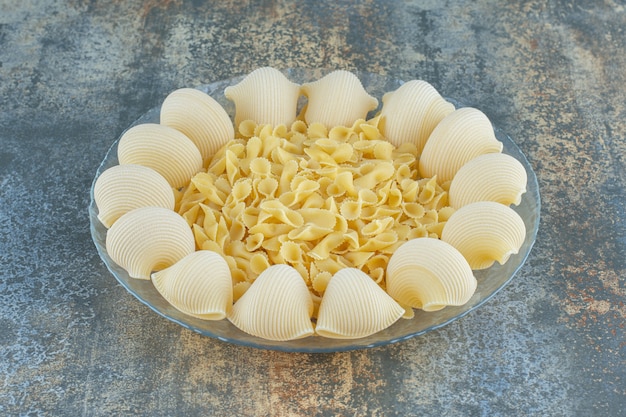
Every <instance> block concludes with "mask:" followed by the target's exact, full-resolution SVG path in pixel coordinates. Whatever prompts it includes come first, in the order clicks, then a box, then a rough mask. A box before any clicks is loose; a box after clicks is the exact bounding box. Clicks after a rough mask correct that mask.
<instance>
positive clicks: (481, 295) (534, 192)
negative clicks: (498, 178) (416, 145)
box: [89, 69, 541, 353]
mask: <svg viewBox="0 0 626 417" xmlns="http://www.w3.org/2000/svg"><path fill="white" fill-rule="evenodd" d="M327 72H328V71H324V70H310V69H291V70H286V71H284V73H285V75H286V76H287V77H288V78H289V79H290V80H292V81H293V82H296V83H304V82H310V81H314V80H317V79H319V78H321V77H322V76H324V75H325V74H326V73H327ZM355 74H356V75H357V76H358V77H359V78H360V79H361V82H362V83H363V86H364V87H365V88H366V90H367V91H368V92H369V93H370V94H371V95H373V96H374V97H376V98H378V99H379V102H380V101H381V100H380V99H381V97H382V95H383V94H384V93H385V92H388V91H393V90H395V89H397V88H398V87H399V86H400V85H402V81H400V80H396V79H391V78H389V77H385V76H381V75H376V74H371V73H362V72H355ZM243 77H244V76H239V77H235V78H231V79H227V80H221V81H217V82H214V83H211V84H208V85H204V86H201V87H198V89H200V90H202V91H204V92H206V93H208V94H209V95H210V96H212V97H213V98H214V99H216V100H217V101H218V102H219V103H220V104H221V105H222V106H223V107H224V108H225V109H226V111H227V112H228V113H229V114H230V115H231V117H232V116H233V115H234V106H233V104H232V103H231V102H230V101H229V100H227V99H226V98H225V97H224V94H223V92H224V88H226V87H227V86H229V85H233V84H236V83H237V82H239V81H241V80H242V79H243ZM448 100H450V101H451V102H453V103H454V104H455V106H456V107H457V108H458V107H463V105H462V104H461V103H458V102H456V101H455V100H453V99H448ZM159 111H160V107H156V108H153V109H151V110H150V111H148V112H147V113H146V114H144V115H143V116H142V117H140V118H139V119H138V120H137V121H135V123H133V125H131V126H129V128H130V127H132V126H135V125H137V124H141V123H158V122H159ZM374 112H376V110H375V111H374ZM374 112H373V113H374ZM495 132H496V137H497V138H498V140H500V141H501V142H502V143H503V144H504V150H503V152H504V153H507V154H509V155H511V156H513V157H515V158H516V159H517V160H518V161H520V162H521V163H522V164H523V165H524V167H525V169H526V173H527V175H528V185H527V192H526V193H525V194H524V195H523V196H522V201H521V203H520V204H519V205H518V206H516V207H513V208H514V209H515V211H517V213H518V214H519V215H520V216H521V217H522V219H523V220H524V223H525V224H526V240H525V241H524V244H523V245H522V247H521V249H520V251H519V253H518V254H517V255H514V256H511V257H510V259H509V260H508V262H506V263H505V264H504V265H499V264H497V263H496V264H495V265H494V266H492V267H491V268H489V269H486V270H483V271H474V275H475V277H476V279H477V281H478V287H477V290H476V293H475V294H474V296H473V297H472V298H471V299H470V300H469V302H468V303H467V304H465V305H463V306H460V307H446V308H444V309H443V310H440V311H436V312H429V313H426V312H423V311H421V310H416V311H415V317H414V318H412V319H410V320H406V319H400V320H398V321H397V322H396V323H395V324H393V325H392V326H391V327H389V328H387V329H385V330H383V331H381V332H378V333H376V334H374V335H372V336H368V337H364V338H360V339H354V340H339V339H329V338H324V337H320V336H312V337H308V338H305V339H300V340H293V341H287V342H276V341H271V340H265V339H261V338H258V337H255V336H251V335H249V334H247V333H244V332H242V331H241V330H239V329H237V328H236V327H235V326H233V325H232V324H231V323H230V322H229V321H228V320H220V321H206V320H200V319H196V318H194V317H191V316H188V315H186V314H183V313H181V312H180V311H178V310H176V309H175V308H174V307H172V306H171V305H170V304H169V303H168V302H167V301H166V300H165V299H164V298H163V297H162V296H161V295H160V294H159V293H158V292H157V290H156V289H155V288H154V286H153V285H152V283H151V281H145V280H137V279H132V278H130V277H129V276H128V274H127V272H126V271H125V270H124V269H123V268H121V267H120V266H118V265H117V264H115V262H113V261H112V260H111V258H110V257H109V255H108V254H107V251H106V246H105V240H106V233H107V229H106V228H105V227H104V226H103V225H102V224H101V223H100V221H99V220H98V217H97V214H98V209H97V207H96V204H95V202H94V198H93V185H92V188H91V201H90V204H89V219H90V223H91V226H90V229H91V235H92V238H93V241H94V243H95V246H96V248H97V250H98V253H99V255H100V257H101V258H102V261H103V262H104V263H105V265H106V266H107V268H108V269H109V271H110V272H111V273H112V274H113V276H114V277H115V278H116V279H117V280H118V281H119V283H120V284H121V285H122V286H123V287H124V288H126V290H128V292H130V293H131V294H132V295H134V296H135V297H136V298H137V299H138V300H139V301H141V302H142V303H144V304H145V305H147V306H148V307H149V308H151V309H152V310H153V311H155V312H156V313H157V314H159V315H161V316H163V317H165V318H166V319H168V320H171V321H173V322H174V323H177V324H179V325H181V326H183V327H186V328H188V329H190V330H192V331H194V332H198V333H200V334H202V335H205V336H209V337H212V338H216V339H219V340H221V341H224V342H229V343H234V344H238V345H244V346H250V347H255V348H262V349H271V350H280V351H287V352H320V353H321V352H337V351H347V350H355V349H365V348H370V347H375V346H382V345H387V344H391V343H396V342H400V341H403V340H407V339H410V338H412V337H416V336H419V335H422V334H424V333H427V332H429V331H432V330H435V329H438V328H440V327H443V326H445V325H447V324H448V323H451V322H452V321H454V320H457V319H459V318H461V317H463V316H465V315H466V314H468V313H469V312H471V311H472V310H474V309H476V308H478V307H480V306H481V305H482V304H484V303H485V302H486V301H488V300H489V299H491V298H492V297H493V296H494V295H495V294H496V293H497V292H498V291H499V290H501V289H502V288H503V287H504V286H505V285H506V284H507V283H508V282H509V281H510V280H511V279H512V278H513V276H514V275H515V274H516V272H517V271H518V270H519V269H520V268H521V267H522V265H523V264H524V262H525V261H526V258H527V257H528V255H529V253H530V250H531V248H532V246H533V244H534V242H535V238H536V236H537V230H538V228H539V217H540V204H541V203H540V196H539V186H538V184H537V177H536V176H535V173H534V172H533V170H532V167H531V165H530V163H529V162H528V160H527V159H526V157H525V156H524V154H523V153H522V151H521V150H520V149H519V148H518V147H517V146H516V145H515V143H514V142H513V140H512V139H511V138H510V137H509V136H507V135H506V134H505V133H504V132H502V131H501V130H500V129H498V128H497V127H495ZM118 141H119V138H118V140H116V141H115V142H114V143H113V145H112V146H111V148H110V149H109V151H108V152H107V154H106V155H105V157H104V160H103V161H102V163H101V165H100V166H99V168H98V169H97V172H96V175H95V178H94V183H95V180H96V179H97V178H98V177H99V176H100V174H101V173H102V172H103V171H105V170H106V169H108V168H110V167H112V166H114V165H117V164H118V160H117V143H118Z"/></svg>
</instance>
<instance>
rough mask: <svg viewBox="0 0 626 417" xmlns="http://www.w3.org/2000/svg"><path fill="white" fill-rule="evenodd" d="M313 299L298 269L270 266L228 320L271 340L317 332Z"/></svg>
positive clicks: (254, 283) (247, 292)
mask: <svg viewBox="0 0 626 417" xmlns="http://www.w3.org/2000/svg"><path fill="white" fill-rule="evenodd" d="M312 315H313V300H312V299H311V295H310V293H309V290H308V288H307V286H306V284H305V282H304V280H303V279H302V277H301V275H300V274H299V273H298V271H297V270H296V269H294V268H292V267H290V266H288V265H284V264H278V265H273V266H270V267H269V268H267V269H266V270H265V271H263V272H262V273H261V275H259V276H258V277H257V278H256V280H255V281H254V282H253V283H252V285H251V286H250V288H249V289H248V290H247V291H246V292H245V294H243V295H242V296H241V298H240V299H239V300H238V301H237V302H236V303H235V305H234V306H233V308H232V310H231V312H230V314H229V315H228V320H230V321H231V323H233V324H234V325H235V326H236V327H238V328H239V329H240V330H242V331H244V332H246V333H248V334H251V335H253V336H257V337H262V338H264V339H269V340H278V341H284V340H293V339H300V338H303V337H307V336H311V335H312V334H313V333H314V330H313V323H312V322H311V316H312Z"/></svg>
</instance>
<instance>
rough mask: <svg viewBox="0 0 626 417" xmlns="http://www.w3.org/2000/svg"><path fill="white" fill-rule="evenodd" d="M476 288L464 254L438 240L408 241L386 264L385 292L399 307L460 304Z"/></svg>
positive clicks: (426, 308) (437, 307)
mask: <svg viewBox="0 0 626 417" xmlns="http://www.w3.org/2000/svg"><path fill="white" fill-rule="evenodd" d="M476 285H477V283H476V279H475V278H474V275H473V274H472V270H471V268H470V266H469V264H468V263H467V261H466V260H465V258H464V257H463V255H462V254H461V253H460V252H459V251H458V250H457V249H455V248H454V247H453V246H452V245H450V244H448V243H446V242H443V241H441V240H439V239H434V238H417V239H412V240H409V241H407V242H406V243H404V244H403V245H401V246H400V247H399V248H398V249H396V251H395V252H394V254H393V255H392V256H391V258H390V259H389V264H388V265H387V293H388V294H389V295H390V296H392V297H393V298H394V299H395V300H396V301H397V302H398V303H400V304H402V305H406V306H410V307H413V308H419V309H422V310H424V311H437V310H441V309H442V308H444V307H445V306H447V305H455V306H458V305H463V304H465V303H467V301H469V299H470V298H471V297H472V295H473V294H474V291H476Z"/></svg>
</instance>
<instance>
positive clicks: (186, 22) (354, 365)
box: [0, 0, 626, 416]
mask: <svg viewBox="0 0 626 417" xmlns="http://www.w3.org/2000/svg"><path fill="white" fill-rule="evenodd" d="M625 28H626V9H625V6H624V3H623V2H620V1H617V0H603V1H595V0H594V1H591V0H571V1H565V0H551V1H547V2H546V1H539V0H530V1H525V2H517V1H512V0H511V1H499V0H477V1H472V2H468V1H456V0H450V1H446V2H441V1H434V0H431V1H416V0H408V1H382V0H381V1H368V0H366V1H359V2H348V1H308V0H307V1H300V2H289V1H259V2H250V1H241V0H239V1H230V0H229V1H219V2H218V1H196V0H193V1H182V0H178V1H176V0H172V1H169V0H143V1H141V0H139V1H134V2H130V1H125V0H116V1H104V0H95V1H87V0H69V1H64V2H61V1H51V0H39V1H36V0H21V1H19V2H18V1H13V0H0V145H1V146H0V187H1V188H0V266H1V268H0V375H1V379H0V415H7V416H17V415H28V416H36V415H51V416H111V415H145V416H172V415H185V416H196V415H197V416H206V415H216V416H234V415H251V416H252V415H253V416H270V415H276V416H289V415H294V416H295V415H306V416H334V415H345V416H355V415H357V416H409V415H422V416H443V415H446V416H456V415H466V416H500V415H511V416H531V415H532V416H535V415H537V416H592V415H593V416H618V415H625V414H626V371H625V370H626V337H625V329H624V325H625V323H626V307H625V305H624V300H625V296H626V285H625V280H626V265H625V259H626V224H625V222H626V214H625V207H624V205H625V200H626V198H625V197H626V192H625V189H624V187H625V185H626V179H625V175H626V174H625V172H626V171H625V166H624V164H625V160H624V159H625V155H626V122H625V121H626V109H625V106H626V87H625V86H626V70H625V68H626V55H625V54H624V51H625V50H626V33H625V32H624V31H625V30H626V29H625ZM264 65H272V66H275V67H280V68H287V67H327V68H343V69H348V70H350V69H361V70H364V71H369V72H377V73H381V74H388V75H391V76H394V77H399V78H402V79H410V78H421V79H425V80H427V81H429V82H431V83H432V84H433V85H434V86H435V87H437V88H438V89H439V90H440V91H441V92H442V94H444V95H445V96H448V97H454V98H457V99H459V100H461V101H462V102H465V103H466V104H469V105H472V106H474V107H477V108H479V109H481V110H483V111H484V112H485V113H486V114H487V115H488V116H489V117H490V118H491V119H492V120H493V122H494V123H495V124H497V125H499V126H500V127H501V128H502V129H503V130H504V131H506V132H508V133H509V134H510V135H511V137H513V138H514V140H515V141H516V142H517V143H518V144H519V146H520V147H521V149H522V150H523V151H524V153H525V154H526V155H527V156H528V159H529V160H530V162H531V164H532V166H533V167H534V169H535V171H536V173H537V176H538V179H539V184H540V187H541V194H542V199H543V201H542V203H543V206H542V224H541V228H540V231H539V235H538V239H537V243H536V245H535V247H534V249H533V251H532V253H531V256H530V258H529V259H528V261H527V264H526V265H525V266H524V267H523V268H522V270H521V271H520V272H519V273H518V275H516V277H515V279H514V280H513V281H512V283H511V284H510V285H508V286H507V287H506V288H505V289H504V290H502V291H501V292H500V293H498V295H497V296H496V297H495V298H494V299H492V300H491V301H490V302H488V303H487V304H486V305H484V306H483V307H481V308H480V309H478V310H477V311H475V312H473V313H471V314H469V315H468V316H466V317H464V318H463V319H461V320H459V321H456V322H454V323H452V324H451V325H448V326H446V327H444V328H442V329H440V330H437V331H433V332H430V333H428V334H426V335H424V336H420V337H418V338H414V339H411V340H408V341H405V342H402V343H398V344H394V345H391V346H387V347H382V348H376V349H370V350H364V351H353V352H345V353H337V354H320V355H313V354H288V353H280V352H272V351H261V350H254V349H250V348H246V347H239V346H235V345H230V344H226V343H223V342H220V341H217V340H213V339H209V338H206V337H202V336H200V335H198V334H195V333H192V332H190V331H188V330H185V329H183V328H181V327H180V326H178V325H176V324H174V323H171V322H169V321H167V320H165V319H162V318H161V317H160V316H157V315H156V314H155V313H153V312H152V311H151V310H149V309H148V308H147V307H145V306H143V305H142V304H141V303H139V302H138V301H137V300H136V299H135V298H134V297H133V296H131V295H130V294H128V293H127V292H126V291H125V290H124V289H123V288H122V287H121V286H120V285H118V284H117V281H116V280H115V279H114V278H113V277H112V276H111V275H110V273H109V272H108V271H107V269H106V268H105V266H104V265H103V263H102V262H101V261H100V259H99V257H98V254H97V253H96V250H95V248H94V245H93V244H92V242H91V237H90V234H89V221H88V216H87V205H88V200H89V188H90V185H91V181H92V179H93V176H94V173H95V170H96V168H97V167H98V164H99V162H100V161H101V159H102V158H103V156H104V154H105V152H106V150H107V149H108V147H109V146H110V145H111V143H112V142H113V141H114V140H115V138H117V137H118V136H119V134H120V133H121V132H122V131H123V130H124V129H125V128H126V127H127V126H128V125H129V124H130V123H131V122H132V121H133V120H135V119H136V118H138V117H139V116H140V115H141V114H142V113H143V112H145V111H146V110H148V109H149V108H151V107H154V106H156V105H157V104H159V103H160V101H161V100H162V99H163V98H164V97H165V96H166V95H167V94H168V93H169V92H170V91H172V90H173V89H175V88H178V87H182V86H195V85H199V84H204V83H207V82H210V81H213V80H217V79H223V78H227V77H230V76H231V75H233V74H242V73H247V72H249V71H251V70H253V69H255V68H257V67H259V66H264Z"/></svg>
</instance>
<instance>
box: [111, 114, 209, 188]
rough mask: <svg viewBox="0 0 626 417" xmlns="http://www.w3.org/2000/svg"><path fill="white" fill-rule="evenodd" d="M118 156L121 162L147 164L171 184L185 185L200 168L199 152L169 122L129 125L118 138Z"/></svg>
mask: <svg viewBox="0 0 626 417" xmlns="http://www.w3.org/2000/svg"><path fill="white" fill-rule="evenodd" d="M117 156H118V159H119V161H120V164H121V165H124V164H137V165H143V166H147V167H149V168H152V169H154V170H155V171H157V172H158V173H159V174H161V175H162V176H163V177H164V178H165V179H166V180H167V182H168V183H169V184H170V185H171V186H172V187H174V188H180V187H184V186H185V185H187V184H188V183H189V180H190V179H191V177H193V175H194V174H196V173H197V172H199V171H200V170H201V169H202V156H201V155H200V151H199V150H198V148H197V147H196V145H194V143H193V142H192V141H191V140H190V139H189V138H188V137H187V136H185V135H184V134H183V133H181V132H179V131H178V130H176V129H173V128H171V127H168V126H164V125H159V124H154V123H146V124H141V125H137V126H134V127H131V128H130V129H128V130H127V131H126V132H125V133H124V134H123V135H122V137H121V138H120V141H119V144H118V147H117Z"/></svg>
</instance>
